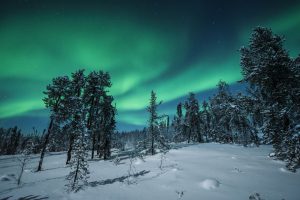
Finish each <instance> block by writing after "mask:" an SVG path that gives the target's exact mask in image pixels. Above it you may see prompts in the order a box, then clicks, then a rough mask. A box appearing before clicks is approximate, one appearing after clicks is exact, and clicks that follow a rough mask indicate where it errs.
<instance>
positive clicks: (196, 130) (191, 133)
mask: <svg viewBox="0 0 300 200" xmlns="http://www.w3.org/2000/svg"><path fill="white" fill-rule="evenodd" d="M184 107H185V109H186V112H185V119H184V123H185V125H186V126H187V139H188V143H190V141H191V140H194V141H197V142H203V138H202V134H201V132H200V116H199V103H198V100H197V99H196V97H195V94H194V93H190V94H189V97H188V100H187V101H186V102H185V104H184Z"/></svg>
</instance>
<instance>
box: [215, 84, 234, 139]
mask: <svg viewBox="0 0 300 200" xmlns="http://www.w3.org/2000/svg"><path fill="white" fill-rule="evenodd" d="M217 87H218V92H217V94H216V95H214V97H213V98H211V100H210V105H211V113H212V138H213V140H214V141H216V142H225V143H229V142H232V140H233V136H232V132H231V130H230V126H229V124H230V123H229V122H230V115H229V114H228V113H227V112H226V110H228V107H229V106H230V102H232V95H231V93H230V91H229V86H228V84H227V83H226V82H225V81H219V83H218V85H217ZM224 113H226V114H224Z"/></svg>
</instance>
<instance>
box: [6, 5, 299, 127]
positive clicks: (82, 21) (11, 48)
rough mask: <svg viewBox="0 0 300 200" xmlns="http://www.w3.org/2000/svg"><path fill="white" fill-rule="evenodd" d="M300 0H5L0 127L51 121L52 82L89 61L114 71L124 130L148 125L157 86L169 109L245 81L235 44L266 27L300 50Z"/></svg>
mask: <svg viewBox="0 0 300 200" xmlns="http://www.w3.org/2000/svg"><path fill="white" fill-rule="evenodd" d="M299 10H300V1H258V0H252V1H201V0H198V1H141V0H139V1H125V0H124V1H112V0H111V1H31V0H27V1H15V0H11V1H1V6H0V44H1V45H0V69H1V73H0V126H5V127H7V126H12V125H19V126H21V127H22V128H24V129H26V130H29V129H30V128H31V127H32V126H36V127H39V128H42V127H46V125H47V120H48V113H47V111H46V110H45V109H44V105H43V102H42V97H43V93H42V91H43V90H44V89H45V87H46V85H47V84H48V83H50V82H51V79H52V78H53V77H56V76H60V75H69V74H70V73H71V72H72V71H75V70H76V69H79V68H85V69H86V70H87V72H89V71H91V70H100V69H102V70H105V71H108V72H110V74H111V76H112V81H113V87H112V88H111V94H112V95H114V96H115V99H116V103H117V109H118V128H119V129H120V130H123V129H132V128H137V127H141V126H143V125H145V124H146V120H147V118H146V113H145V107H146V105H147V104H148V99H149V94H150V91H151V90H152V89H153V90H155V91H156V92H157V95H158V98H159V99H160V100H163V101H164V105H162V107H161V110H160V112H161V113H166V114H172V113H174V111H175V105H176V103H177V102H178V101H179V100H182V99H183V97H184V96H186V95H187V93H188V92H190V91H191V92H196V93H197V94H198V98H199V100H203V99H205V98H206V99H207V98H208V96H209V95H211V94H212V93H213V91H214V87H215V85H216V84H217V82H218V81H219V80H220V79H222V80H225V81H227V82H228V83H230V84H232V85H233V88H234V89H235V90H236V89H239V88H242V86H239V85H238V84H236V81H238V80H240V79H241V74H240V66H239V53H238V49H239V48H240V47H241V46H242V45H247V42H248V38H249V36H250V34H251V30H252V29H253V28H254V27H256V26H265V27H269V28H272V30H273V31H274V32H275V33H277V34H280V35H284V36H286V43H285V46H286V48H287V49H288V50H289V51H290V54H291V55H292V56H294V57H295V56H296V55H298V53H300V45H299V44H300V37H299V35H300V12H299Z"/></svg>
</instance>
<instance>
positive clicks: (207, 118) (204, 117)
mask: <svg viewBox="0 0 300 200" xmlns="http://www.w3.org/2000/svg"><path fill="white" fill-rule="evenodd" d="M202 109H203V110H202V111H201V112H200V120H201V122H202V124H203V132H204V135H205V141H206V142H209V140H210V138H211V113H210V111H209V104H208V102H206V101H205V100H204V101H203V102H202Z"/></svg>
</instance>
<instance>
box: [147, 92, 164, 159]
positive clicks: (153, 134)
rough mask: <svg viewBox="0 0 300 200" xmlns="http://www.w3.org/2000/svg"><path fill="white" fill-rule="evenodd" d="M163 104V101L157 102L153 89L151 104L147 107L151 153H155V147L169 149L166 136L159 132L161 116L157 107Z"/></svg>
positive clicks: (149, 149) (149, 148)
mask: <svg viewBox="0 0 300 200" xmlns="http://www.w3.org/2000/svg"><path fill="white" fill-rule="evenodd" d="M160 104H161V102H159V103H157V97H156V93H155V92H154V91H153V90H152V91H151V97H150V104H149V106H148V107H147V111H148V113H149V120H148V123H149V125H148V141H149V147H148V152H149V153H151V155H154V154H155V149H156V148H160V149H167V148H168V146H167V145H166V143H165V138H164V137H163V136H162V135H161V133H160V132H159V128H158V127H159V124H158V120H159V119H160V116H159V115H158V113H157V107H158V106H159V105H160Z"/></svg>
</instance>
